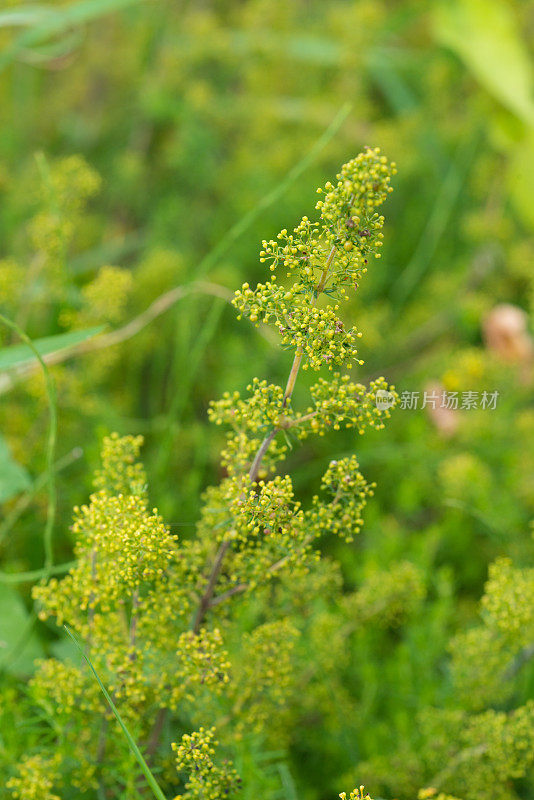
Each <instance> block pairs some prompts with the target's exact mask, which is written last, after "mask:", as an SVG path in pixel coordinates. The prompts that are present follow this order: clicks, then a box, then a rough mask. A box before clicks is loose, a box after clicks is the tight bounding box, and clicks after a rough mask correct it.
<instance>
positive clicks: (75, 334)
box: [0, 325, 103, 372]
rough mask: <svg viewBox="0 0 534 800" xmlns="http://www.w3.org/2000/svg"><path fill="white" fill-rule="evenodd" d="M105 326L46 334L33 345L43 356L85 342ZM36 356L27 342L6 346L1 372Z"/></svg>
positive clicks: (0, 361)
mask: <svg viewBox="0 0 534 800" xmlns="http://www.w3.org/2000/svg"><path fill="white" fill-rule="evenodd" d="M102 330H103V327H102V326H101V325H100V326H99V327H97V328H88V329H86V330H83V331H71V332H69V333H59V334H57V335H56V336H46V337H45V338H43V339H35V341H34V342H33V345H34V347H35V349H36V350H37V351H38V352H39V354H40V355H41V356H47V355H49V354H50V353H55V352H57V351H58V350H64V349H65V348H67V347H73V346H74V345H76V344H80V342H85V340H86V339H90V338H91V337H92V336H96V335H97V334H98V333H101V331H102ZM34 358H35V355H34V353H33V352H32V350H31V348H30V347H28V345H26V344H14V345H12V346H11V347H4V348H2V350H0V372H2V371H3V370H7V369H13V368H14V367H20V366H21V365H22V364H27V363H28V362H30V361H33V359H34Z"/></svg>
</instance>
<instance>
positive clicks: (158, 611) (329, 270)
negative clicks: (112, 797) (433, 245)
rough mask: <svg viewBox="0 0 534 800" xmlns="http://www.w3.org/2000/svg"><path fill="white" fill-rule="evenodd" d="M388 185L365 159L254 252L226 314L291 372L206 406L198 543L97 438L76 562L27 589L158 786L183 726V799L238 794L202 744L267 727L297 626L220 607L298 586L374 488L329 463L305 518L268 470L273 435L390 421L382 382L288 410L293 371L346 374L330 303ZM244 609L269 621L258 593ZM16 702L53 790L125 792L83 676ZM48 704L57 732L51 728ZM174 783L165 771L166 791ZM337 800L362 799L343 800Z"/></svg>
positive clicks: (352, 275) (62, 675)
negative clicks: (245, 321) (169, 747)
mask: <svg viewBox="0 0 534 800" xmlns="http://www.w3.org/2000/svg"><path fill="white" fill-rule="evenodd" d="M394 172H395V168H394V165H393V164H392V165H389V164H388V162H387V159H386V158H385V157H384V156H382V155H381V154H380V151H379V150H378V149H367V150H366V151H365V152H364V153H362V154H360V155H359V156H357V157H356V158H354V159H353V160H351V161H349V162H348V163H347V164H345V165H344V166H343V168H342V170H341V172H340V174H339V175H338V176H337V182H336V184H335V185H332V184H330V183H328V184H326V187H325V189H324V191H322V190H321V194H322V197H321V199H320V200H319V201H318V203H317V205H316V208H317V210H318V211H319V221H317V222H313V223H312V222H311V221H310V220H309V219H308V218H307V217H304V218H303V220H302V221H301V222H300V223H299V225H298V226H297V227H296V228H295V229H294V231H293V233H291V234H288V232H287V231H285V230H284V231H282V232H281V233H280V234H279V236H278V241H274V240H273V241H269V242H264V243H263V249H262V252H261V256H260V260H261V261H263V262H268V263H269V264H270V269H271V270H272V271H273V275H272V277H271V280H270V281H269V283H267V284H259V285H258V287H257V288H256V289H255V290H252V289H250V288H249V286H248V284H244V286H243V289H242V290H241V291H239V292H237V293H236V297H235V305H236V307H237V308H238V310H239V312H240V316H241V315H243V314H246V315H248V316H249V317H250V318H251V319H252V320H253V321H255V322H257V323H258V322H259V321H264V322H266V323H273V324H274V325H275V326H276V327H277V329H278V331H279V333H280V336H281V340H282V345H283V346H284V347H286V346H287V347H291V348H292V349H294V351H295V355H294V361H293V366H292V368H291V372H290V375H289V379H288V383H287V386H286V387H285V389H283V388H282V387H281V386H275V385H271V384H269V383H267V381H264V380H259V379H257V378H254V379H253V381H252V383H251V384H250V386H249V387H248V396H246V397H244V398H242V397H241V396H240V394H239V393H238V392H234V393H233V394H226V395H224V397H223V398H222V400H220V401H218V402H215V403H213V404H212V406H211V408H210V412H209V415H210V418H211V419H212V420H213V421H214V422H216V423H217V424H219V425H223V424H224V425H227V426H229V428H230V432H229V434H228V437H227V442H226V445H225V447H224V449H223V453H222V463H223V465H224V467H225V468H226V470H227V477H225V478H224V479H223V480H222V482H221V483H220V485H219V486H217V487H211V488H209V489H208V490H207V491H206V493H205V497H204V504H203V508H202V511H201V515H200V520H199V523H198V526H197V536H196V538H193V539H190V540H184V541H179V540H178V537H177V536H176V535H175V534H174V533H173V532H171V531H170V530H169V528H168V527H167V526H166V525H165V524H164V522H163V520H162V519H161V517H160V516H159V515H158V513H157V511H156V510H151V509H150V508H149V506H148V501H147V490H146V476H145V474H144V471H143V468H142V466H141V465H140V464H139V463H138V454H139V448H140V445H141V439H140V438H139V437H124V438H122V439H121V438H119V437H118V436H117V435H112V436H111V437H108V438H107V439H106V440H105V442H104V450H103V454H102V461H103V463H102V468H101V469H100V470H99V472H98V474H97V476H96V479H95V484H94V485H95V492H94V494H93V495H91V498H90V502H89V504H88V505H86V506H83V507H82V508H81V509H76V510H75V522H74V526H73V533H74V536H75V542H76V543H75V555H76V559H77V561H76V564H75V566H74V567H73V568H72V569H71V570H70V572H69V573H68V574H67V575H66V576H65V577H64V578H63V579H61V580H58V579H52V580H50V581H49V582H48V584H47V585H45V586H39V587H36V588H35V590H34V596H35V598H36V599H37V600H38V601H39V602H40V604H41V611H40V616H41V618H42V619H47V618H48V617H50V616H54V617H55V618H56V620H57V621H58V623H59V624H61V623H63V622H66V623H68V624H69V625H70V626H71V627H72V628H74V630H75V631H76V632H77V633H78V635H80V636H82V637H83V639H84V640H85V641H86V643H87V646H88V648H89V651H90V654H91V658H92V659H93V660H94V662H95V664H96V666H97V667H98V669H99V670H100V671H101V673H102V674H103V675H104V676H105V679H106V683H107V686H108V689H109V691H110V692H111V693H112V695H113V697H114V698H115V700H116V701H117V702H120V704H121V713H122V714H123V716H124V718H125V719H126V720H127V722H128V725H129V726H130V729H131V731H132V732H133V734H134V735H135V738H136V739H137V740H138V741H139V742H140V743H141V745H142V746H143V747H144V749H145V752H146V753H147V758H149V759H150V760H154V759H155V758H158V757H159V758H160V759H161V763H166V764H167V767H166V769H167V773H168V769H169V764H168V762H167V761H166V758H167V756H165V754H163V753H161V752H159V748H160V744H161V741H160V740H161V733H162V728H163V722H164V720H165V719H167V720H168V719H169V715H173V720H174V722H173V727H174V728H175V729H176V727H178V728H181V731H184V730H185V731H188V730H192V729H193V730H194V729H195V728H196V732H194V733H191V734H190V733H184V735H183V737H182V739H181V743H180V744H177V745H173V747H174V749H175V751H176V754H177V766H178V770H179V772H185V773H186V774H187V775H188V776H189V777H188V778H187V779H186V780H185V782H184V783H185V797H187V798H190V800H193V798H197V797H209V798H210V800H217V799H218V798H223V797H227V796H228V794H229V793H230V794H231V793H233V792H234V791H235V790H236V789H237V788H238V786H239V779H238V778H237V775H236V773H235V770H234V768H233V766H232V764H231V763H229V762H227V761H220V760H219V759H217V758H215V731H217V735H218V736H219V733H220V732H221V731H223V732H224V731H226V734H225V736H224V739H225V745H226V746H227V747H228V745H229V744H231V736H229V735H228V731H235V732H237V731H240V732H242V731H243V729H244V728H247V729H249V730H264V729H265V727H266V726H268V725H269V724H272V716H273V710H276V711H277V714H276V715H275V716H280V714H279V711H280V710H281V709H282V708H283V706H284V702H285V696H286V693H287V690H288V687H289V686H290V685H291V683H292V681H293V679H294V669H293V668H292V657H293V655H292V654H293V643H294V641H295V639H296V637H298V635H299V630H298V626H296V625H295V624H293V621H291V622H290V621H289V620H288V619H286V618H281V619H275V620H271V621H264V620H261V621H257V622H256V623H255V624H254V625H253V626H252V630H251V631H247V632H246V633H245V635H241V634H236V629H237V628H238V623H237V621H236V620H237V619H238V616H237V614H238V612H237V611H236V609H239V608H240V607H241V608H242V606H243V604H242V603H241V604H239V603H238V602H237V601H234V602H232V603H230V602H229V600H230V598H232V597H235V596H240V597H241V598H243V597H245V596H248V595H249V594H250V593H251V592H252V591H253V590H254V589H258V590H261V589H262V587H263V586H265V585H267V583H268V582H269V581H274V580H275V579H281V581H283V580H288V585H289V584H290V583H291V581H294V580H307V579H309V580H313V570H314V567H316V566H317V561H318V559H319V554H318V553H317V552H316V551H315V550H314V549H313V543H314V541H316V540H317V539H318V538H319V537H321V536H323V535H325V534H332V535H335V536H340V537H342V538H344V539H345V540H347V541H351V540H352V538H353V536H354V535H355V534H357V533H358V532H359V531H360V528H361V526H362V522H363V520H362V511H363V508H364V506H365V503H366V501H367V497H368V496H370V495H372V489H373V486H372V485H369V484H367V483H366V481H365V479H364V477H363V475H362V474H361V472H360V471H359V465H358V461H357V459H356V457H355V456H351V457H348V458H341V459H338V460H333V461H331V462H330V464H329V466H328V468H327V470H326V472H325V474H324V476H323V479H322V485H321V489H322V492H321V496H319V495H318V496H315V497H313V499H312V502H311V504H310V505H309V507H308V508H305V507H303V505H302V504H301V503H300V501H299V500H297V499H296V498H295V496H294V492H293V486H292V481H291V477H290V476H289V475H274V476H273V472H274V471H275V469H276V466H277V464H278V463H279V462H280V461H281V460H282V459H283V458H284V457H285V455H286V452H287V437H289V436H293V435H294V436H295V438H296V439H297V440H300V439H304V438H305V437H307V436H309V435H311V434H318V435H324V434H325V433H326V432H327V431H329V430H339V429H340V428H341V427H342V426H344V427H346V428H348V429H353V430H356V431H358V433H363V432H364V430H365V429H366V428H367V427H374V428H382V427H383V426H384V419H385V418H387V417H389V410H387V409H385V410H384V409H382V408H379V407H377V405H376V395H377V392H378V391H379V390H388V389H390V387H388V386H387V384H386V382H385V380H384V379H383V378H379V379H377V380H375V381H373V382H372V383H371V384H370V386H369V387H365V386H363V385H362V384H359V383H355V382H354V381H353V380H352V379H351V378H350V376H348V375H341V374H340V373H339V372H335V373H334V374H333V375H332V377H331V379H330V380H326V379H324V378H319V380H318V381H317V383H316V384H315V385H314V386H312V388H311V403H310V404H309V405H308V407H306V408H304V409H303V410H302V411H297V410H294V409H293V406H292V402H291V400H292V394H293V389H294V386H295V381H296V378H297V374H298V371H299V368H300V366H301V363H302V366H303V367H304V368H306V367H308V366H309V367H311V368H312V369H319V368H320V367H321V366H324V365H325V366H328V367H329V368H330V369H332V367H333V365H334V364H337V365H339V366H341V365H344V366H347V367H348V366H350V365H351V364H352V363H354V362H355V361H358V359H357V358H356V354H357V351H356V341H357V339H358V338H359V336H360V334H359V333H358V332H357V331H356V330H355V329H354V328H348V329H347V328H345V326H344V323H343V322H342V321H341V320H340V319H339V317H338V311H339V303H340V301H341V300H343V299H345V298H347V290H348V288H349V287H355V286H357V281H358V280H359V279H360V277H361V276H362V275H363V274H364V273H365V272H366V271H367V265H368V261H369V259H370V258H371V257H376V258H378V257H379V256H380V253H379V249H380V247H381V244H382V236H383V234H382V227H383V224H384V218H383V217H382V216H380V215H379V214H378V212H377V209H378V208H379V207H380V206H381V204H382V203H383V202H384V200H385V199H386V197H387V195H388V193H389V192H390V191H391V187H390V177H391V175H392V174H394ZM282 271H284V272H285V276H286V277H288V278H290V279H292V280H293V283H290V284H289V285H288V286H285V285H284V284H283V282H282V279H281V278H279V276H278V274H277V273H280V272H282ZM391 391H392V395H393V397H395V393H394V390H393V389H391ZM279 434H282V435H283V436H281V437H280V438H282V439H283V441H282V442H279V441H278V435H279ZM262 597H263V601H261V600H260V598H262ZM260 601H261V602H266V607H265V613H264V614H263V616H264V617H265V616H267V617H268V612H269V610H270V608H269V604H268V602H267V601H265V596H264V595H263V594H261V591H260V592H259V595H258V602H260ZM240 624H242V623H240ZM30 694H31V697H32V702H33V703H35V704H36V705H37V706H38V707H41V708H43V707H44V708H45V709H47V714H48V715H49V716H48V717H47V719H48V718H49V719H50V727H49V730H48V734H47V735H48V741H49V742H50V746H51V751H52V752H53V753H55V755H54V762H53V763H54V770H55V772H54V775H55V776H56V777H55V778H54V781H53V784H54V789H56V787H57V788H61V786H63V785H75V786H81V785H83V780H84V779H83V777H81V776H83V775H85V784H86V787H87V788H92V787H95V788H98V789H99V791H100V793H101V794H102V795H103V794H105V793H106V791H107V792H109V793H111V794H113V793H114V792H116V790H117V781H119V783H120V782H121V781H124V783H123V785H124V786H127V785H133V784H128V782H127V776H126V777H124V776H125V772H124V771H125V770H126V771H127V770H128V769H129V770H134V772H133V773H132V775H133V777H131V780H134V778H135V764H133V765H132V762H131V759H129V758H128V750H127V745H126V744H125V743H124V742H123V741H122V739H121V737H120V736H116V735H112V734H113V733H114V730H115V722H114V720H113V718H112V716H111V715H110V714H109V711H108V710H107V709H106V707H105V705H104V704H103V701H102V699H101V697H100V696H99V694H98V690H96V691H95V687H94V684H93V683H92V679H91V676H89V675H87V674H86V673H85V672H84V671H83V670H82V669H81V668H80V667H79V666H75V665H72V664H69V665H66V664H62V663H61V662H60V661H58V660H55V659H49V660H47V661H45V662H44V663H43V664H41V666H40V668H39V670H38V672H37V674H36V676H35V677H34V679H33V681H32V683H31V685H30ZM50 697H53V698H54V705H55V708H56V711H57V713H58V714H59V715H60V716H62V719H63V723H64V724H63V725H56V723H55V722H54V721H53V716H54V715H53V714H50V704H49V698H50ZM280 719H282V717H280ZM67 720H68V724H67ZM208 724H209V725H211V727H209V728H208V727H206V728H203V727H200V726H202V725H205V726H207V725H208ZM58 731H59V732H58ZM81 731H84V732H85V734H83V735H82V734H81V733H80V732H81ZM240 735H241V733H240ZM45 749H46V748H45ZM47 758H48V759H49V760H50V758H52V756H51V755H50V754H46V753H45V754H44V755H43V759H44V761H43V762H42V763H43V764H44V763H45V762H46V759H47ZM47 763H48V762H47ZM50 763H52V762H51V761H50ZM125 764H127V765H129V766H128V767H125ZM27 766H28V764H27V762H24V760H23V761H22V762H21V768H20V771H19V777H18V778H14V779H13V781H14V783H12V784H11V786H12V791H13V793H14V795H15V796H21V797H22V796H24V795H23V794H20V792H21V786H22V785H23V784H21V781H24V780H25V779H24V777H23V776H24V775H25V774H26V773H25V770H26V772H27ZM118 775H121V776H122V777H121V778H118V777H117V776H118ZM128 780H130V779H128ZM177 783H178V776H177V773H176V771H174V779H173V778H169V786H176V785H177ZM136 785H137V784H136ZM362 791H363V790H362ZM17 792H18V793H19V795H17ZM47 792H48V789H47ZM47 792H45V793H44V794H43V798H44V800H52V798H53V797H55V795H53V794H52V784H51V787H50V792H48V793H47ZM341 797H342V800H345V798H344V795H342V796H341ZM351 800H367V798H363V794H362V793H358V792H357V791H356V793H354V792H353V793H352V794H351Z"/></svg>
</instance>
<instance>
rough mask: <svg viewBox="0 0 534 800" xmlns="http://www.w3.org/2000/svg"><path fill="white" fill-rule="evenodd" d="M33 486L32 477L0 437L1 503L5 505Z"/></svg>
mask: <svg viewBox="0 0 534 800" xmlns="http://www.w3.org/2000/svg"><path fill="white" fill-rule="evenodd" d="M30 486H31V480H30V476H29V475H28V473H27V471H26V470H25V469H24V467H23V466H21V464H18V463H17V462H16V461H15V460H14V459H13V456H12V455H11V453H10V451H9V447H8V446H7V443H6V442H5V440H4V439H3V438H2V436H0V503H5V502H6V501H7V500H10V499H11V498H12V497H15V495H17V494H19V492H24V491H25V490H26V489H28V488H29V487H30Z"/></svg>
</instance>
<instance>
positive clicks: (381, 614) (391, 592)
mask: <svg viewBox="0 0 534 800" xmlns="http://www.w3.org/2000/svg"><path fill="white" fill-rule="evenodd" d="M425 594H426V587H425V584H424V580H423V575H422V573H421V570H420V569H419V568H418V567H417V566H416V565H415V564H412V563H411V562H409V561H400V562H398V563H395V564H393V565H392V566H391V568H389V569H381V570H377V571H376V572H373V573H372V574H370V575H369V576H368V577H367V578H366V579H365V581H364V582H363V584H362V585H361V586H360V588H359V589H358V590H357V591H356V592H354V593H353V594H349V595H347V596H346V597H344V598H343V608H344V609H345V612H346V613H347V616H348V617H349V618H350V619H352V620H354V624H355V626H356V627H360V626H363V625H369V624H373V625H374V626H379V625H380V626H382V627H386V626H398V625H400V624H401V623H402V622H403V621H404V620H405V619H406V617H408V616H409V615H410V614H413V613H414V611H415V610H416V609H417V608H419V607H420V605H421V602H422V600H423V599H424V597H425Z"/></svg>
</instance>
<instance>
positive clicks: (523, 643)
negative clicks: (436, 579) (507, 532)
mask: <svg viewBox="0 0 534 800" xmlns="http://www.w3.org/2000/svg"><path fill="white" fill-rule="evenodd" d="M481 609H482V623H483V624H482V625H479V626H477V627H476V628H473V629H471V630H469V631H466V632H464V633H461V634H459V635H458V636H456V637H455V638H454V639H453V641H452V643H451V651H452V656H453V661H452V671H453V675H454V678H455V683H456V686H457V691H458V692H459V694H460V695H461V697H462V701H463V703H464V704H466V705H467V707H468V708H470V709H473V710H479V709H481V708H484V707H485V706H487V705H489V704H495V703H497V702H499V703H500V702H502V701H503V700H505V699H506V698H508V697H510V696H511V695H512V694H513V693H514V691H515V690H516V688H517V680H518V679H520V677H521V673H522V671H523V668H524V667H525V665H526V664H528V663H529V662H530V661H531V659H532V658H533V657H534V569H532V568H526V569H525V568H523V569H521V568H517V567H514V566H513V565H512V562H511V561H510V560H509V559H508V558H500V559H498V560H497V561H496V562H495V563H494V564H492V565H491V566H490V568H489V579H488V581H487V583H486V591H485V594H484V596H483V598H482V602H481Z"/></svg>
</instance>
